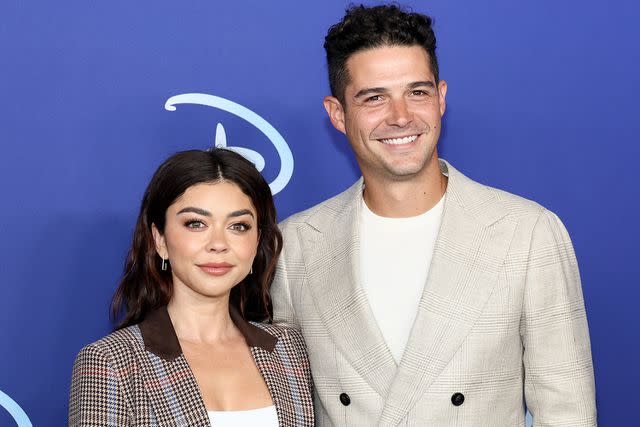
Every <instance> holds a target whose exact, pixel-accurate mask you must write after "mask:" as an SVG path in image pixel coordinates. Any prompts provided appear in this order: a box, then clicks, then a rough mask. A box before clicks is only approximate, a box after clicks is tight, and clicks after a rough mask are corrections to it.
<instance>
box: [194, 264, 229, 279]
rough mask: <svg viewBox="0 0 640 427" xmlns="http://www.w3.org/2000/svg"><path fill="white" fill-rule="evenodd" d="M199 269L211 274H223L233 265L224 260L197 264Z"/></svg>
mask: <svg viewBox="0 0 640 427" xmlns="http://www.w3.org/2000/svg"><path fill="white" fill-rule="evenodd" d="M198 267H200V270H202V271H204V272H205V273H207V274H209V275H211V276H223V275H225V274H227V273H228V272H229V271H230V270H231V269H232V268H233V267H234V266H233V264H229V263H226V262H212V263H206V264H198Z"/></svg>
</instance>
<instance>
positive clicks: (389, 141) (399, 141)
mask: <svg viewBox="0 0 640 427" xmlns="http://www.w3.org/2000/svg"><path fill="white" fill-rule="evenodd" d="M417 138H418V135H412V136H405V137H404V138H389V139H381V140H380V141H382V143H384V144H391V145H400V144H409V143H410V142H413V141H415V140H416V139H417Z"/></svg>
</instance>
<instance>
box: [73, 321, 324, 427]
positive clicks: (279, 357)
mask: <svg viewBox="0 0 640 427" xmlns="http://www.w3.org/2000/svg"><path fill="white" fill-rule="evenodd" d="M254 325H256V326H258V327H259V328H261V329H262V330H264V331H266V332H267V333H269V334H271V335H273V336H275V337H276V338H277V339H278V341H277V343H276V346H275V349H274V351H273V352H269V351H267V350H265V349H262V348H259V347H251V352H252V355H253V357H254V360H255V363H256V366H258V369H259V370H260V372H261V374H262V375H263V377H264V379H265V382H266V384H267V387H268V388H269V391H270V393H271V396H272V398H273V401H274V405H275V406H276V410H277V413H278V420H279V425H280V426H282V427H286V426H313V424H314V413H313V403H312V399H311V396H312V383H311V375H310V370H309V362H308V359H307V356H306V350H305V347H304V341H303V339H302V337H301V336H300V334H299V332H297V331H295V330H291V329H289V328H286V327H283V326H276V325H263V324H256V323H254ZM69 425H70V426H83V427H94V426H95V427H98V426H100V427H103V426H114V427H115V426H161V427H164V426H176V427H178V426H184V427H199V426H209V425H210V423H209V418H208V415H207V411H206V408H205V406H204V402H203V400H202V397H201V396H200V394H199V389H198V385H197V383H196V380H195V377H194V376H193V373H192V372H191V369H190V368H189V365H188V363H187V360H186V359H185V357H184V355H183V354H180V355H179V356H178V357H176V358H175V359H173V360H166V359H164V358H162V357H159V356H157V355H155V354H153V353H152V352H150V351H148V350H146V349H145V346H144V341H143V337H142V334H141V332H140V328H139V327H138V326H137V325H135V326H131V327H128V328H125V329H122V330H120V331H117V332H114V333H112V334H110V335H108V336H107V337H105V338H103V339H101V340H99V341H97V342H95V343H93V344H90V345H88V346H87V347H85V348H83V349H82V350H81V351H80V353H79V355H78V357H77V358H76V361H75V364H74V368H73V374H72V384H71V393H70V399H69Z"/></svg>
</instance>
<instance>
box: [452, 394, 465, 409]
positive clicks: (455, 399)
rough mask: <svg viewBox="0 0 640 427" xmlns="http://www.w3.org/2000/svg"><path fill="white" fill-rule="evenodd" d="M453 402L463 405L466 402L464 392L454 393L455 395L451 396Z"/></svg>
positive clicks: (454, 404) (455, 404)
mask: <svg viewBox="0 0 640 427" xmlns="http://www.w3.org/2000/svg"><path fill="white" fill-rule="evenodd" d="M451 403H453V406H460V405H462V404H463V403H464V394H462V393H453V396H451Z"/></svg>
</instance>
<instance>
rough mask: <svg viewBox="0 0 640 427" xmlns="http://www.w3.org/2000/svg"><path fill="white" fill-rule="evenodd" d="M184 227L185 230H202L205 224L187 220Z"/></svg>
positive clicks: (197, 220)
mask: <svg viewBox="0 0 640 427" xmlns="http://www.w3.org/2000/svg"><path fill="white" fill-rule="evenodd" d="M184 225H185V226H186V227H187V228H193V229H200V228H204V227H205V226H206V224H205V223H204V222H202V221H200V220H199V219H192V220H189V221H187V222H186V223H185V224H184Z"/></svg>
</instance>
